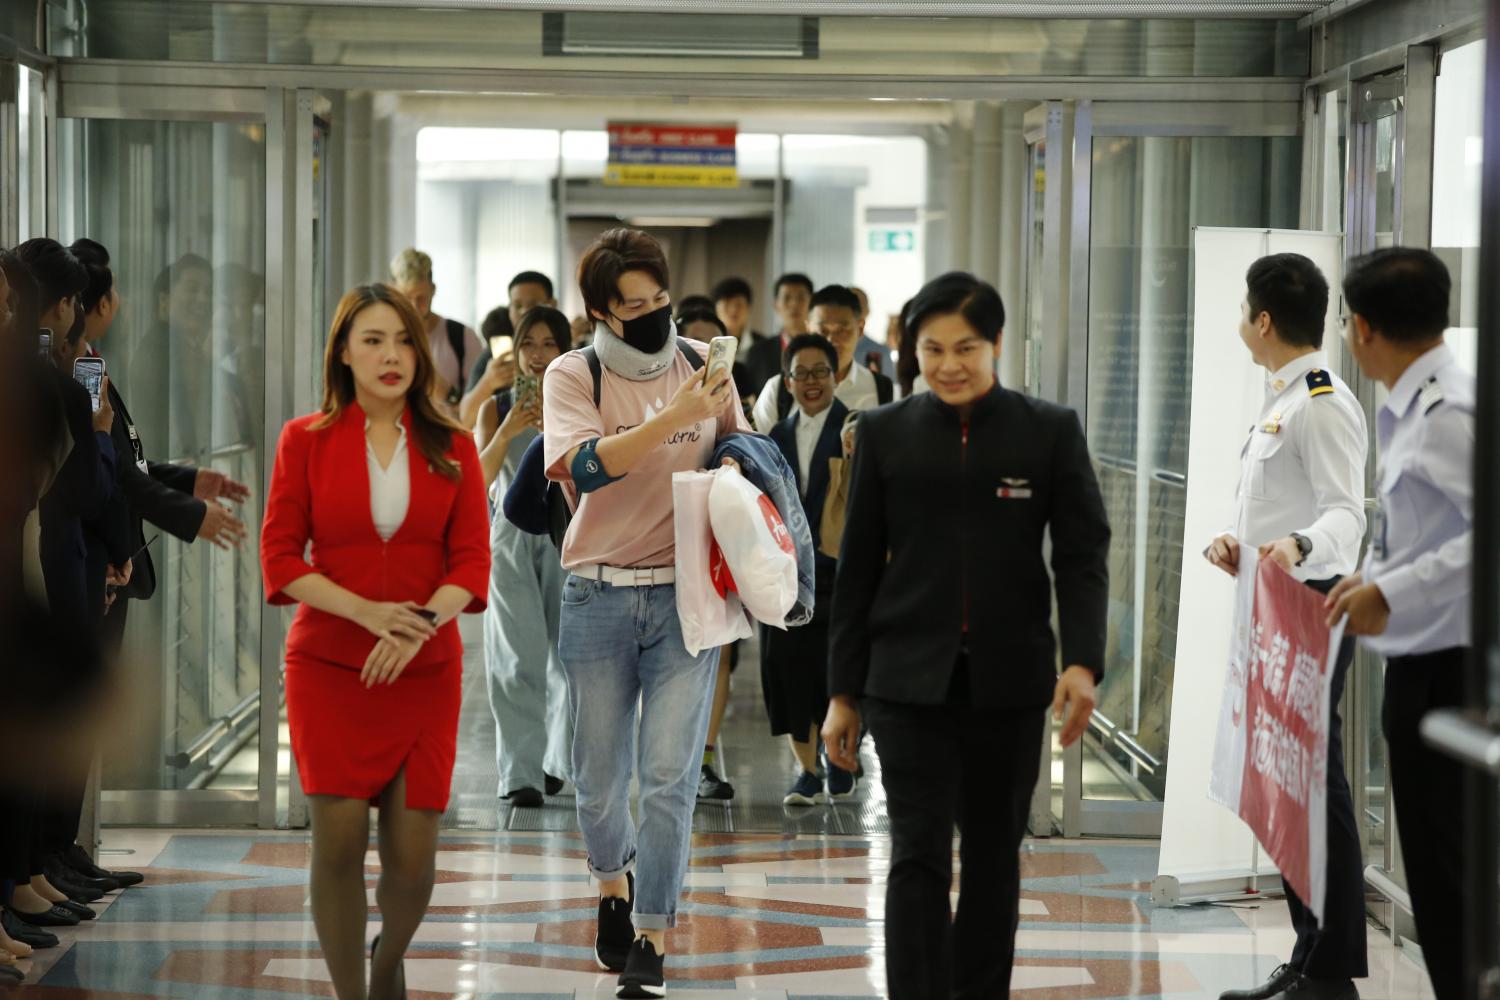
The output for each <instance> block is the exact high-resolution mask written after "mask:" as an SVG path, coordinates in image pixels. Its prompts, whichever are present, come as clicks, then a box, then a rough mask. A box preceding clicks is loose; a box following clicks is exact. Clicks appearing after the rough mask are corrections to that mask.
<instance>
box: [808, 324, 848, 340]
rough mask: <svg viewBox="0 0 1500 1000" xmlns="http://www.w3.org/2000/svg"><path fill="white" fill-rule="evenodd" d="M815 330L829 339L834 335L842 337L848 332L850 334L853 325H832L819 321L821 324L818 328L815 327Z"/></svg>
mask: <svg viewBox="0 0 1500 1000" xmlns="http://www.w3.org/2000/svg"><path fill="white" fill-rule="evenodd" d="M816 332H817V333H818V334H820V335H821V336H823V337H826V338H827V339H829V340H832V339H833V338H835V337H839V338H843V337H847V336H849V335H850V334H852V333H853V332H854V327H852V326H832V325H830V324H828V323H821V324H819V325H818V329H817V331H816Z"/></svg>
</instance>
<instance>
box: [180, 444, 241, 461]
mask: <svg viewBox="0 0 1500 1000" xmlns="http://www.w3.org/2000/svg"><path fill="white" fill-rule="evenodd" d="M254 450H255V442H254V441H236V442H234V443H233V444H225V445H220V446H219V447H217V448H209V449H207V450H206V451H201V452H195V453H194V454H192V455H183V456H179V457H177V458H173V459H169V461H170V462H171V464H173V465H202V464H203V463H204V462H212V461H214V460H215V459H220V458H233V457H234V456H235V455H243V454H245V453H246V452H250V451H254Z"/></svg>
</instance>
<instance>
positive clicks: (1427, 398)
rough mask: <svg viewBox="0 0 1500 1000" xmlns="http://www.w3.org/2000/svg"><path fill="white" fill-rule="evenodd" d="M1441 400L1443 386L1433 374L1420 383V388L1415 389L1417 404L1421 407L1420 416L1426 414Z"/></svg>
mask: <svg viewBox="0 0 1500 1000" xmlns="http://www.w3.org/2000/svg"><path fill="white" fill-rule="evenodd" d="M1442 401H1443V387H1442V385H1440V384H1439V383H1438V380H1437V376H1436V375H1434V376H1433V377H1432V378H1430V379H1428V380H1427V381H1426V382H1423V383H1422V388H1420V389H1418V390H1417V404H1418V405H1419V406H1421V407H1422V416H1424V417H1425V416H1427V414H1429V413H1431V412H1432V411H1433V409H1434V408H1436V407H1437V406H1438V405H1439V404H1441V403H1442Z"/></svg>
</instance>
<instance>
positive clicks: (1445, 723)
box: [1421, 709, 1500, 778]
mask: <svg viewBox="0 0 1500 1000" xmlns="http://www.w3.org/2000/svg"><path fill="white" fill-rule="evenodd" d="M1421 731H1422V738H1423V739H1424V740H1426V741H1427V742H1428V743H1429V744H1430V745H1432V746H1433V747H1435V748H1436V749H1438V750H1441V751H1443V753H1445V754H1447V755H1448V756H1449V757H1452V758H1454V759H1455V760H1458V761H1462V762H1463V763H1464V764H1467V765H1468V766H1469V767H1472V768H1474V769H1475V770H1479V771H1484V772H1487V773H1489V774H1493V775H1494V776H1495V777H1497V778H1500V725H1497V723H1496V722H1494V721H1489V720H1486V719H1483V718H1476V717H1475V716H1474V714H1473V713H1472V712H1464V711H1460V710H1456V709H1441V710H1439V711H1436V712H1428V713H1427V715H1425V716H1423V718H1422V725H1421Z"/></svg>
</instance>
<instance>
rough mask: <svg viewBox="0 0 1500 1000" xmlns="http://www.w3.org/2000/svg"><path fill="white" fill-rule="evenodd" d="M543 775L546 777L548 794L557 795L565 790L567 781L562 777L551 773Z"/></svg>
mask: <svg viewBox="0 0 1500 1000" xmlns="http://www.w3.org/2000/svg"><path fill="white" fill-rule="evenodd" d="M542 777H543V778H544V779H545V788H546V791H547V794H548V795H556V794H557V793H558V792H560V791H562V790H563V785H564V784H565V782H564V781H563V780H562V779H561V778H559V777H556V776H555V775H551V774H544V775H543V776H542Z"/></svg>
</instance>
